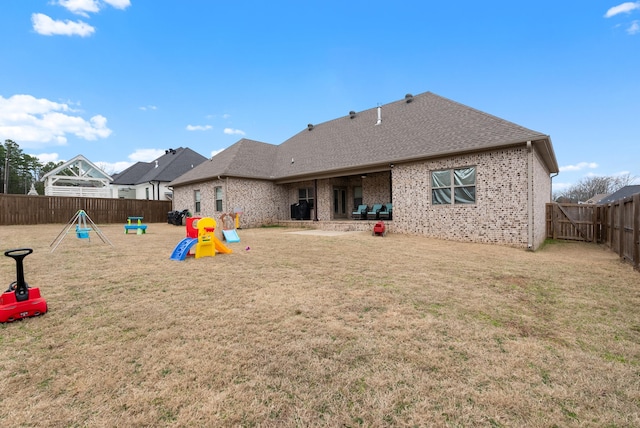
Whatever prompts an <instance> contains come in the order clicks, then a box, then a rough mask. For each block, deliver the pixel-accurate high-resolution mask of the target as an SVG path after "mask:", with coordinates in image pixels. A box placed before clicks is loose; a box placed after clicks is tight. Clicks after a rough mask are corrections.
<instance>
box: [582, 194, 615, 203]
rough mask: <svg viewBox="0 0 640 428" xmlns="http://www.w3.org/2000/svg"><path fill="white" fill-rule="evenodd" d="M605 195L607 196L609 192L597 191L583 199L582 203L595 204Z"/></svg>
mask: <svg viewBox="0 0 640 428" xmlns="http://www.w3.org/2000/svg"><path fill="white" fill-rule="evenodd" d="M607 196H609V193H598V194H595V195H593V196H592V197H590V198H589V199H587V200H586V201H584V203H585V204H597V203H600V201H601V200H602V199H604V198H606V197H607Z"/></svg>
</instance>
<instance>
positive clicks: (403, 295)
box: [0, 224, 640, 427]
mask: <svg viewBox="0 0 640 428" xmlns="http://www.w3.org/2000/svg"><path fill="white" fill-rule="evenodd" d="M61 228H62V225H46V226H26V227H25V226H9V227H7V226H5V227H1V228H0V248H1V249H2V250H3V251H4V250H6V249H12V248H18V247H31V248H33V249H34V253H33V254H32V255H30V256H28V257H27V258H26V259H25V276H26V280H27V282H28V283H29V284H31V285H32V286H37V287H40V289H41V291H42V294H43V296H44V297H45V298H46V299H47V302H48V304H49V313H47V314H46V315H45V316H42V317H38V318H31V319H27V320H24V321H19V322H15V323H10V324H2V325H0V420H1V421H5V422H6V423H3V425H4V426H16V427H17V426H25V427H28V426H51V427H61V426H91V427H93V426H122V427H125V426H126V427H130V426H181V427H182V426H192V427H200V426H266V427H268V426H278V427H293V426H354V427H355V426H374V427H375V426H456V427H459V426H494V427H501V426H503V427H507V426H530V427H552V426H563V427H565V426H598V427H602V426H608V427H631V426H639V425H640V414H639V411H640V378H639V375H640V371H639V365H638V364H639V362H640V315H639V313H638V310H637V308H638V306H639V303H640V292H639V290H640V288H639V284H640V274H639V273H638V272H635V271H633V269H632V268H631V267H629V266H628V265H625V264H623V263H621V262H620V261H619V260H618V258H617V256H616V255H615V254H614V253H612V252H610V251H608V250H606V249H604V248H601V247H599V246H596V245H589V244H578V243H550V244H548V245H546V246H545V247H544V248H543V249H542V250H540V251H538V252H535V253H530V252H526V251H523V250H521V249H514V248H507V247H500V246H491V245H480V244H465V243H454V242H447V241H440V240H433V239H426V238H422V237H412V236H401V235H393V234H389V235H387V236H386V237H385V238H381V237H373V236H371V235H370V234H368V233H355V234H349V235H344V236H335V237H328V236H305V235H298V234H292V233H289V232H291V231H292V229H285V228H272V229H249V230H241V231H240V232H239V235H240V237H241V239H242V242H240V243H237V244H230V245H229V246H230V247H231V248H233V249H234V253H233V254H230V255H218V256H216V257H207V258H202V259H199V260H195V259H192V258H190V259H188V260H186V261H184V262H176V261H171V260H169V256H170V254H171V251H172V250H173V247H174V246H175V245H176V244H177V243H178V242H179V241H180V239H182V237H183V236H184V228H183V227H176V226H171V225H167V224H151V225H149V229H148V233H147V234H146V235H142V236H138V235H131V234H129V235H125V234H124V233H123V231H122V226H121V225H117V226H116V225H113V226H111V225H110V226H102V227H101V230H102V231H103V232H104V234H105V235H106V236H107V237H108V238H109V239H110V240H111V241H112V242H113V244H114V246H113V247H110V246H108V245H105V244H104V243H102V242H101V241H100V240H99V239H97V237H96V236H95V234H93V233H92V237H91V240H90V241H87V240H79V239H76V238H75V236H74V235H72V234H71V235H68V236H67V237H66V238H65V240H64V241H63V242H62V244H61V245H60V247H58V249H57V250H56V251H55V252H53V253H51V252H50V246H49V244H50V243H51V242H52V241H53V240H54V238H55V237H56V235H57V234H58V233H59V232H60V230H61ZM247 246H249V247H250V248H251V249H250V250H248V251H247V250H245V248H246V247H247ZM0 279H1V280H2V281H4V283H5V284H6V285H8V283H9V282H11V281H13V280H15V263H14V262H13V260H12V259H10V258H7V257H4V256H3V257H1V260H0ZM0 285H1V284H0ZM3 287H4V286H3Z"/></svg>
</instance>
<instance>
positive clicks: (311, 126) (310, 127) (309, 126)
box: [307, 123, 313, 131]
mask: <svg viewBox="0 0 640 428" xmlns="http://www.w3.org/2000/svg"><path fill="white" fill-rule="evenodd" d="M307 128H308V129H309V131H311V130H312V129H313V124H312V123H310V124H308V125H307Z"/></svg>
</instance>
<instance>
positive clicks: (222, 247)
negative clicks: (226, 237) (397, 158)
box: [213, 236, 233, 254]
mask: <svg viewBox="0 0 640 428" xmlns="http://www.w3.org/2000/svg"><path fill="white" fill-rule="evenodd" d="M213 245H215V249H216V251H217V252H219V253H221V254H231V253H233V250H232V249H231V248H229V247H227V246H226V245H224V244H223V243H222V241H221V240H219V239H218V238H216V237H215V236H214V237H213Z"/></svg>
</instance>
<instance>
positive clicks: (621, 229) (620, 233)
mask: <svg viewBox="0 0 640 428" xmlns="http://www.w3.org/2000/svg"><path fill="white" fill-rule="evenodd" d="M618 210H619V212H618V229H619V230H618V254H619V255H620V257H621V258H622V259H624V200H623V199H620V200H619V201H618Z"/></svg>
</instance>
